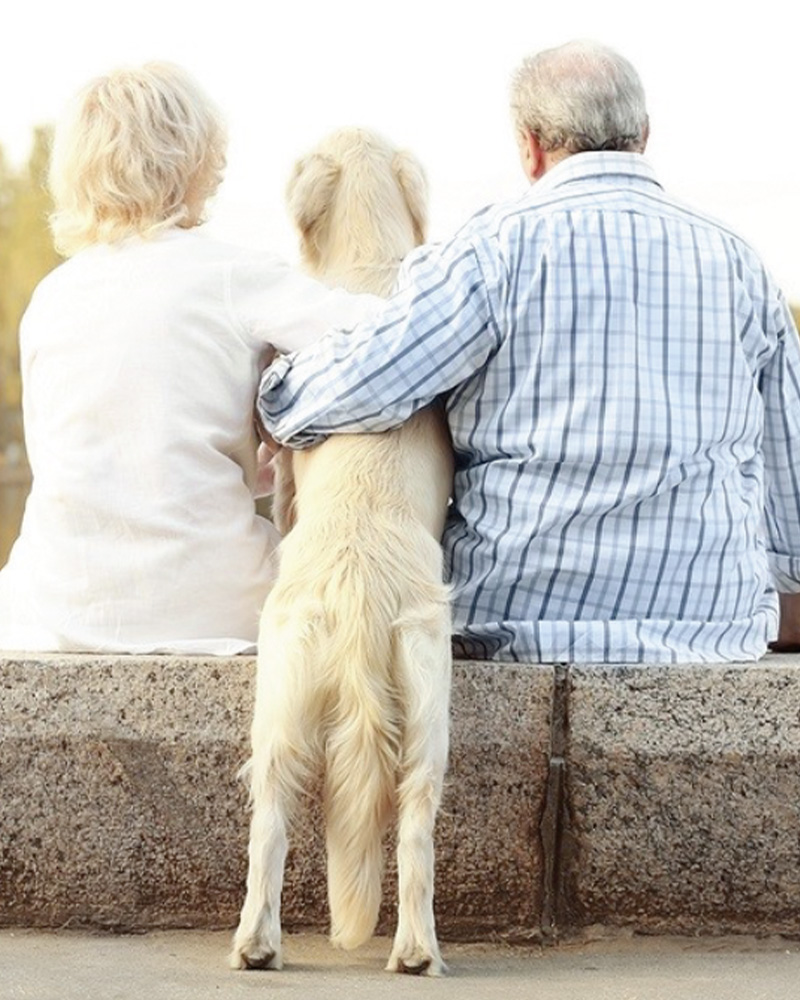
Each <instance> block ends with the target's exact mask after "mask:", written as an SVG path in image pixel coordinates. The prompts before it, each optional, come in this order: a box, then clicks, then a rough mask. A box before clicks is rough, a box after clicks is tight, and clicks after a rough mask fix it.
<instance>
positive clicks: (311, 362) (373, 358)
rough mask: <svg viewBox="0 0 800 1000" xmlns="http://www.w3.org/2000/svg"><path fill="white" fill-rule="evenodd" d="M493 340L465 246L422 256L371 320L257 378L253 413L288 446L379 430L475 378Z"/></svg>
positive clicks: (493, 327)
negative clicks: (329, 435)
mask: <svg viewBox="0 0 800 1000" xmlns="http://www.w3.org/2000/svg"><path fill="white" fill-rule="evenodd" d="M499 337H500V333H499V330H498V326H497V323H496V321H495V317H494V312H493V309H492V306H491V303H490V295H489V291H488V288H487V280H486V276H485V274H484V271H483V269H482V267H481V263H480V262H479V258H478V253H477V252H476V250H475V248H474V247H473V246H472V245H471V244H470V243H468V242H465V241H461V240H455V241H453V242H451V243H450V244H448V245H447V246H446V247H444V248H440V247H428V248H424V249H423V250H422V251H421V252H418V253H416V254H415V255H414V257H413V259H412V260H411V261H410V263H409V265H408V266H407V267H406V268H405V269H404V272H403V275H402V278H401V282H400V285H399V288H398V291H397V292H396V293H395V295H394V296H392V298H391V299H389V300H388V302H387V303H386V306H385V308H384V310H383V312H382V313H381V315H379V316H378V318H377V319H376V320H370V321H367V322H365V323H362V324H361V325H359V326H358V327H356V328H355V329H354V330H353V331H352V332H346V331H331V332H329V333H328V334H326V335H325V336H324V337H323V338H322V339H321V340H320V341H319V342H318V343H317V344H316V345H315V346H314V347H312V348H310V349H308V350H303V351H300V352H299V353H297V354H295V355H292V356H290V357H284V358H281V359H279V360H278V361H277V362H276V363H275V364H273V365H272V366H271V367H270V368H269V369H268V370H267V371H266V372H265V374H264V377H263V379H262V382H261V388H260V391H259V399H258V409H259V414H260V416H261V419H262V420H263V421H264V424H265V426H266V427H267V429H268V430H269V431H270V433H271V434H272V435H273V437H274V438H275V439H276V440H277V441H279V442H281V443H282V444H289V445H291V446H292V447H304V446H307V445H311V444H314V443H316V442H317V441H319V440H320V439H321V438H323V437H325V436H327V435H328V434H332V433H357V432H359V433H360V432H365V431H383V430H388V429H389V428H391V427H396V426H398V425H399V424H401V423H403V422H404V421H405V420H407V419H408V418H409V417H410V416H411V415H412V414H413V413H414V412H416V410H418V409H420V408H421V407H423V406H425V405H427V404H428V403H430V402H431V401H432V400H433V399H435V398H436V397H437V396H438V395H440V394H441V393H444V392H447V391H448V390H449V389H452V388H453V387H455V386H456V385H459V384H461V383H462V382H463V381H465V380H466V379H468V378H469V377H470V376H471V375H473V374H474V373H475V372H476V371H478V370H479V369H480V368H481V367H482V366H483V365H484V364H485V363H486V361H487V359H488V358H489V356H490V355H491V354H492V353H493V351H495V350H496V348H497V345H498V343H499Z"/></svg>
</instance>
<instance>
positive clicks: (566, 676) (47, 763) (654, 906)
mask: <svg viewBox="0 0 800 1000" xmlns="http://www.w3.org/2000/svg"><path fill="white" fill-rule="evenodd" d="M253 675H254V661H253V659H251V658H249V657H236V658H233V659H220V658H203V657H190V658H180V657H119V656H113V657H111V656H109V657H81V656H64V655H55V654H54V655H47V656H44V655H37V656H30V655H22V654H20V655H19V656H13V655H6V658H5V659H0V924H5V925H14V924H16V925H28V926H45V927H53V926H63V925H65V924H67V925H75V926H77V925H89V926H100V927H109V928H118V929H133V928H149V927H169V926H197V927H218V926H228V925H232V924H233V923H235V920H236V917H237V914H238V908H239V906H240V904H241V900H242V896H243V888H244V877H245V869H246V845H247V824H248V815H247V802H246V793H245V789H244V787H243V785H242V784H241V783H240V782H239V781H238V779H237V771H238V769H239V767H240V766H241V765H242V764H243V763H244V761H245V760H246V758H247V754H248V746H247V740H248V732H249V724H250V713H251V709H252V700H253V679H254V676H253ZM452 719H453V724H452V739H451V766H450V770H449V774H448V783H447V791H446V795H445V801H444V804H443V807H442V811H441V813H440V818H439V822H438V826H437V883H436V907H437V920H438V924H439V928H440V933H441V934H442V936H443V937H451V938H452V937H467V938H469V937H485V936H487V935H495V934H496V935H503V936H508V937H512V938H536V937H541V936H545V937H547V936H556V935H559V934H565V933H568V932H570V931H572V930H576V929H579V928H582V927H585V926H587V925H591V924H596V923H602V924H605V925H612V926H631V927H635V928H638V929H640V930H645V931H653V932H658V931H665V932H666V931H680V932H692V933H696V932H714V931H722V930H729V931H748V932H754V931H755V932H760V931H765V932H784V933H798V932H800V769H799V768H798V766H797V764H798V754H799V753H800V657H793V656H782V657H777V656H773V657H769V658H767V659H766V660H765V661H763V662H762V663H761V664H755V665H747V666H705V667H696V666H675V667H567V666H557V667H551V666H524V665H519V666H509V665H497V664H489V663H457V664H456V665H455V668H454V688H453V703H452ZM322 843H323V841H322V834H321V830H320V816H319V811H318V809H317V808H316V807H315V806H313V805H311V806H310V807H309V808H308V809H307V810H306V811H305V812H304V813H303V814H302V815H301V816H300V817H299V819H298V822H297V826H296V829H295V832H294V835H293V838H292V850H291V853H290V860H289V867H288V872H287V881H286V888H285V891H284V917H285V922H286V924H287V926H289V927H324V926H325V924H326V920H327V914H326V904H325V878H324V857H323V849H322ZM394 901H395V894H394V879H393V866H392V863H391V859H389V863H388V865H387V878H386V899H385V904H384V910H383V925H384V927H386V928H389V927H390V926H391V921H392V914H393V908H394Z"/></svg>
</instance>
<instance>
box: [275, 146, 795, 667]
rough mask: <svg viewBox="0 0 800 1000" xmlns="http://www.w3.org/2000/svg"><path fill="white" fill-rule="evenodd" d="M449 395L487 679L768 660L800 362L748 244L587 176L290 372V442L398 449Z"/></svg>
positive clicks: (526, 210)
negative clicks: (386, 436) (608, 666)
mask: <svg viewBox="0 0 800 1000" xmlns="http://www.w3.org/2000/svg"><path fill="white" fill-rule="evenodd" d="M440 394H443V395H444V397H445V400H446V406H447V413H448V419H449V423H450V428H451V431H452V436H453V443H454V446H455V450H456V456H457V471H456V477H455V487H454V503H453V507H452V514H451V516H450V519H449V522H448V525H447V529H446V532H445V537H444V549H445V558H446V565H447V566H448V567H449V572H450V578H451V582H452V585H453V588H454V627H455V632H456V633H457V634H458V635H460V636H461V637H462V639H461V648H462V650H463V651H464V653H466V654H468V655H473V656H489V657H495V658H497V659H504V660H520V661H529V662H530V661H541V662H559V661H562V662H584V663H586V662H658V661H661V662H664V661H666V662H670V661H672V662H689V661H706V660H708V661H714V660H716V661H727V660H744V659H754V658H757V657H759V656H760V655H761V654H763V653H764V652H765V648H766V644H767V642H768V640H770V639H771V638H773V637H774V636H775V635H776V632H777V598H776V593H775V589H776V587H777V589H778V590H780V591H785V592H796V591H800V485H799V484H798V474H797V471H796V469H797V468H798V463H800V351H799V350H798V342H797V335H796V332H795V329H794V324H793V321H792V318H791V314H790V313H789V310H788V308H787V306H786V304H785V302H784V300H783V297H782V296H781V294H780V292H779V291H778V290H777V289H776V288H775V286H774V285H773V284H772V282H771V280H770V278H769V277H768V275H767V274H766V272H765V270H764V267H763V265H762V264H761V262H760V260H759V259H758V258H757V257H756V255H755V254H754V253H753V251H752V250H751V249H750V248H749V247H748V246H747V245H746V244H745V243H743V242H742V241H741V240H740V239H739V238H738V237H737V236H736V235H735V234H733V233H732V232H730V231H729V230H727V229H726V228H724V227H723V226H720V225H719V224H718V223H716V222H713V221H711V220H709V219H707V218H705V217H704V216H702V215H700V214H698V213H697V212H695V211H693V210H691V209H689V208H687V207H685V206H682V205H679V204H676V203H675V202H674V201H673V200H672V199H670V198H668V197H667V196H666V195H665V193H664V191H663V190H662V188H661V187H660V185H659V184H658V183H657V181H656V180H655V177H654V175H653V173H652V170H651V168H650V166H649V165H648V163H647V162H646V160H645V159H644V158H643V157H642V156H640V155H638V154H635V153H581V154H578V155H575V156H572V157H569V158H567V159H566V160H564V161H563V162H561V163H559V164H558V165H557V166H556V167H554V168H553V169H551V170H550V171H548V173H547V174H546V175H545V176H544V177H543V178H542V179H541V180H540V181H538V182H537V183H536V184H534V185H533V186H532V187H531V189H530V191H529V192H527V193H526V194H525V196H524V197H523V198H522V199H521V200H518V201H515V202H513V203H506V204H503V205H500V206H495V207H493V208H490V209H487V210H485V211H484V212H482V213H481V214H480V215H478V216H477V217H476V218H474V219H473V220H472V221H471V222H470V223H468V224H467V226H465V227H464V229H463V230H462V231H461V232H460V233H459V234H458V235H457V236H456V237H455V238H454V239H453V240H452V241H451V242H449V243H448V244H446V245H443V246H428V247H423V248H421V249H420V250H419V251H417V252H416V253H415V254H413V255H412V257H411V258H409V260H408V261H407V262H406V266H405V267H404V270H403V274H402V276H401V281H400V287H399V290H398V292H397V293H396V294H395V296H394V297H393V298H392V299H391V300H390V301H389V303H388V304H387V307H386V309H385V312H384V313H383V314H382V316H381V317H380V319H379V320H377V321H376V322H374V323H372V324H370V325H364V326H362V327H359V328H358V329H357V330H356V331H355V332H353V333H345V332H334V333H331V334H329V335H327V336H326V337H325V338H324V339H323V340H322V341H321V342H320V343H319V344H318V345H316V346H315V347H313V348H311V349H309V350H307V351H303V352H301V353H300V354H297V355H295V356H294V357H293V358H288V359H282V360H280V361H278V362H277V363H276V364H275V365H274V366H273V367H272V369H270V370H269V371H268V372H267V374H266V375H265V378H264V381H263V383H262V388H261V395H260V401H259V408H260V412H261V415H262V417H263V419H264V421H265V423H266V425H267V426H268V427H269V429H270V430H271V431H272V433H273V434H274V435H275V437H276V438H277V439H278V440H280V441H283V442H287V441H288V442H289V443H291V444H293V445H295V446H302V445H304V444H309V443H312V442H314V441H315V440H318V438H319V437H320V436H321V435H326V434H330V433H333V432H343V431H351V432H352V431H380V430H383V429H386V428H389V427H392V426H395V425H397V424H399V423H401V422H402V421H403V420H405V419H406V418H407V417H408V416H409V415H410V414H411V413H412V412H413V411H414V410H416V409H417V408H419V407H421V406H424V405H425V404H426V403H429V402H430V401H431V400H432V399H433V398H434V397H436V396H438V395H440Z"/></svg>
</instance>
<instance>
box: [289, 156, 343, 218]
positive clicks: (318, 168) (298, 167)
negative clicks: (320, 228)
mask: <svg viewBox="0 0 800 1000" xmlns="http://www.w3.org/2000/svg"><path fill="white" fill-rule="evenodd" d="M339 173H340V168H339V166H338V164H337V163H336V161H335V160H333V159H332V158H331V157H330V156H324V155H323V154H321V153H312V154H311V155H310V156H306V157H304V158H303V159H302V160H299V161H298V162H297V163H296V164H295V168H294V170H293V171H292V176H291V177H290V178H289V183H288V184H287V185H286V202H287V205H288V208H289V214H290V216H291V217H292V220H293V221H294V224H295V225H296V226H297V228H298V229H299V230H300V233H301V235H302V236H303V237H308V235H309V233H310V232H311V230H312V229H313V228H314V227H315V226H316V225H317V224H318V223H319V222H321V220H322V219H323V217H324V216H325V213H326V212H327V211H328V209H329V208H330V206H331V203H332V202H333V195H334V192H335V191H336V185H337V184H338V183H339Z"/></svg>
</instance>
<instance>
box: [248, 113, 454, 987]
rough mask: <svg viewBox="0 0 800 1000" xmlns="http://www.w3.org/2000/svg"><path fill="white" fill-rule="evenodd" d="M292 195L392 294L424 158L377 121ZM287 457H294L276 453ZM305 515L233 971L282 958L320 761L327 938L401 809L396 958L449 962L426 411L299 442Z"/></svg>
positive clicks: (295, 468) (272, 678) (359, 905)
mask: <svg viewBox="0 0 800 1000" xmlns="http://www.w3.org/2000/svg"><path fill="white" fill-rule="evenodd" d="M288 196H289V204H290V208H291V211H292V214H293V216H294V219H295V221H296V223H297V226H298V228H299V230H300V234H301V240H302V251H303V257H304V260H305V263H306V266H307V268H308V269H309V270H310V271H311V272H312V273H313V274H315V275H316V276H318V277H321V278H323V279H324V280H326V281H327V282H328V283H329V284H338V285H343V286H345V287H347V288H349V289H350V290H353V291H367V290H368V291H373V292H376V293H378V294H386V293H388V292H389V290H390V288H391V286H392V284H393V282H394V278H395V275H396V271H397V268H398V265H399V262H400V260H401V258H402V257H403V256H405V254H406V253H407V252H408V251H409V250H410V249H411V248H412V247H413V246H414V245H415V244H417V243H419V242H421V241H422V239H423V235H424V229H425V187H424V178H423V176H422V173H421V171H420V168H419V167H418V165H417V164H416V162H415V161H414V160H413V159H412V158H411V157H409V156H408V155H407V154H403V153H397V152H396V151H394V150H393V149H391V148H390V147H387V145H386V144H385V143H384V142H383V141H382V140H380V139H379V138H378V137H376V136H374V135H373V134H372V133H368V132H365V131H363V130H357V129H347V130H342V131H340V132H338V133H335V134H334V135H333V136H331V137H330V138H329V139H328V140H327V141H326V142H324V143H323V144H322V146H321V147H320V148H318V150H317V151H316V152H315V153H313V154H312V155H311V156H309V157H307V158H306V159H304V160H302V161H301V162H300V163H299V164H298V165H297V167H296V169H295V173H294V175H293V177H292V180H291V182H290V185H289V193H288ZM286 454H288V453H284V462H285V455H286ZM292 473H293V476H294V480H295V490H296V493H295V501H294V508H293V509H290V508H287V507H286V505H284V507H283V509H282V512H281V515H280V517H281V519H282V520H283V522H284V526H288V525H291V524H292V523H293V522H295V519H296V523H294V526H293V528H292V530H291V531H290V532H289V534H288V535H287V536H286V537H285V538H284V540H283V542H282V544H281V547H280V570H279V574H278V579H277V582H276V584H275V586H274V588H273V590H272V592H271V593H270V595H269V597H268V599H267V602H266V604H265V607H264V612H263V615H262V619H261V630H260V635H259V654H258V677H257V690H256V706H255V717H254V720H253V728H252V751H253V753H252V759H251V762H250V768H251V795H252V803H253V818H252V825H251V836H250V868H249V874H248V887H247V898H246V900H245V903H244V907H243V909H242V915H241V921H240V924H239V929H238V931H237V933H236V936H235V940H234V948H233V954H232V957H231V962H232V965H233V966H234V967H235V968H274V969H279V968H281V964H282V957H281V928H280V912H279V907H280V894H281V886H282V880H283V867H284V861H285V857H286V851H287V840H286V822H287V819H288V818H289V817H290V814H291V811H292V805H293V802H294V801H295V800H296V798H297V797H298V795H300V794H301V793H302V792H303V791H304V789H305V788H306V787H307V786H308V783H309V780H310V779H311V777H312V776H313V774H314V773H315V771H316V769H317V767H318V764H319V762H322V763H323V764H324V773H325V813H326V825H327V850H328V895H329V902H330V911H331V939H332V941H333V943H334V944H336V945H339V946H341V947H344V948H354V947H356V946H358V945H359V944H361V943H362V942H364V941H365V940H367V939H368V938H369V937H370V935H371V934H372V933H373V931H374V928H375V924H376V921H377V916H378V908H379V904H380V898H381V873H382V862H383V849H382V838H383V834H384V832H385V830H386V827H387V825H388V822H389V820H390V818H391V817H392V815H393V814H394V813H396V814H397V819H398V845H397V863H398V879H399V887H398V894H399V913H398V924H397V931H396V936H395V940H394V946H393V949H392V953H391V957H390V959H389V964H388V966H387V968H388V969H390V970H394V971H404V972H416V973H426V974H428V975H438V974H440V973H441V972H442V971H443V968H444V966H443V964H442V959H441V956H440V954H439V947H438V944H437V941H436V932H435V928H434V918H433V826H434V819H435V816H436V811H437V809H438V806H439V801H440V798H441V791H442V782H443V778H444V773H445V768H446V758H447V745H448V708H449V691H450V668H451V662H450V615H449V605H448V594H447V590H446V588H445V587H444V586H443V584H442V556H441V549H440V546H439V539H440V537H441V532H442V529H443V525H444V517H445V512H446V507H447V501H448V496H449V492H450V487H451V482H452V450H451V445H450V441H449V437H448V435H447V432H446V429H445V425H444V420H443V417H442V415H441V413H440V412H439V411H438V410H437V409H436V408H435V407H434V408H431V409H428V410H424V411H422V412H421V413H419V414H417V415H416V416H415V417H413V418H412V419H411V420H410V421H408V422H407V423H406V424H405V425H403V426H402V427H401V428H398V429H397V430H394V431H390V432H387V433H383V434H371V435H370V434H366V435H334V436H333V437H331V438H329V439H328V440H327V441H326V442H325V443H324V444H322V445H319V446H318V447H316V448H313V449H310V450H308V451H305V452H296V453H294V454H293V455H292Z"/></svg>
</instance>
